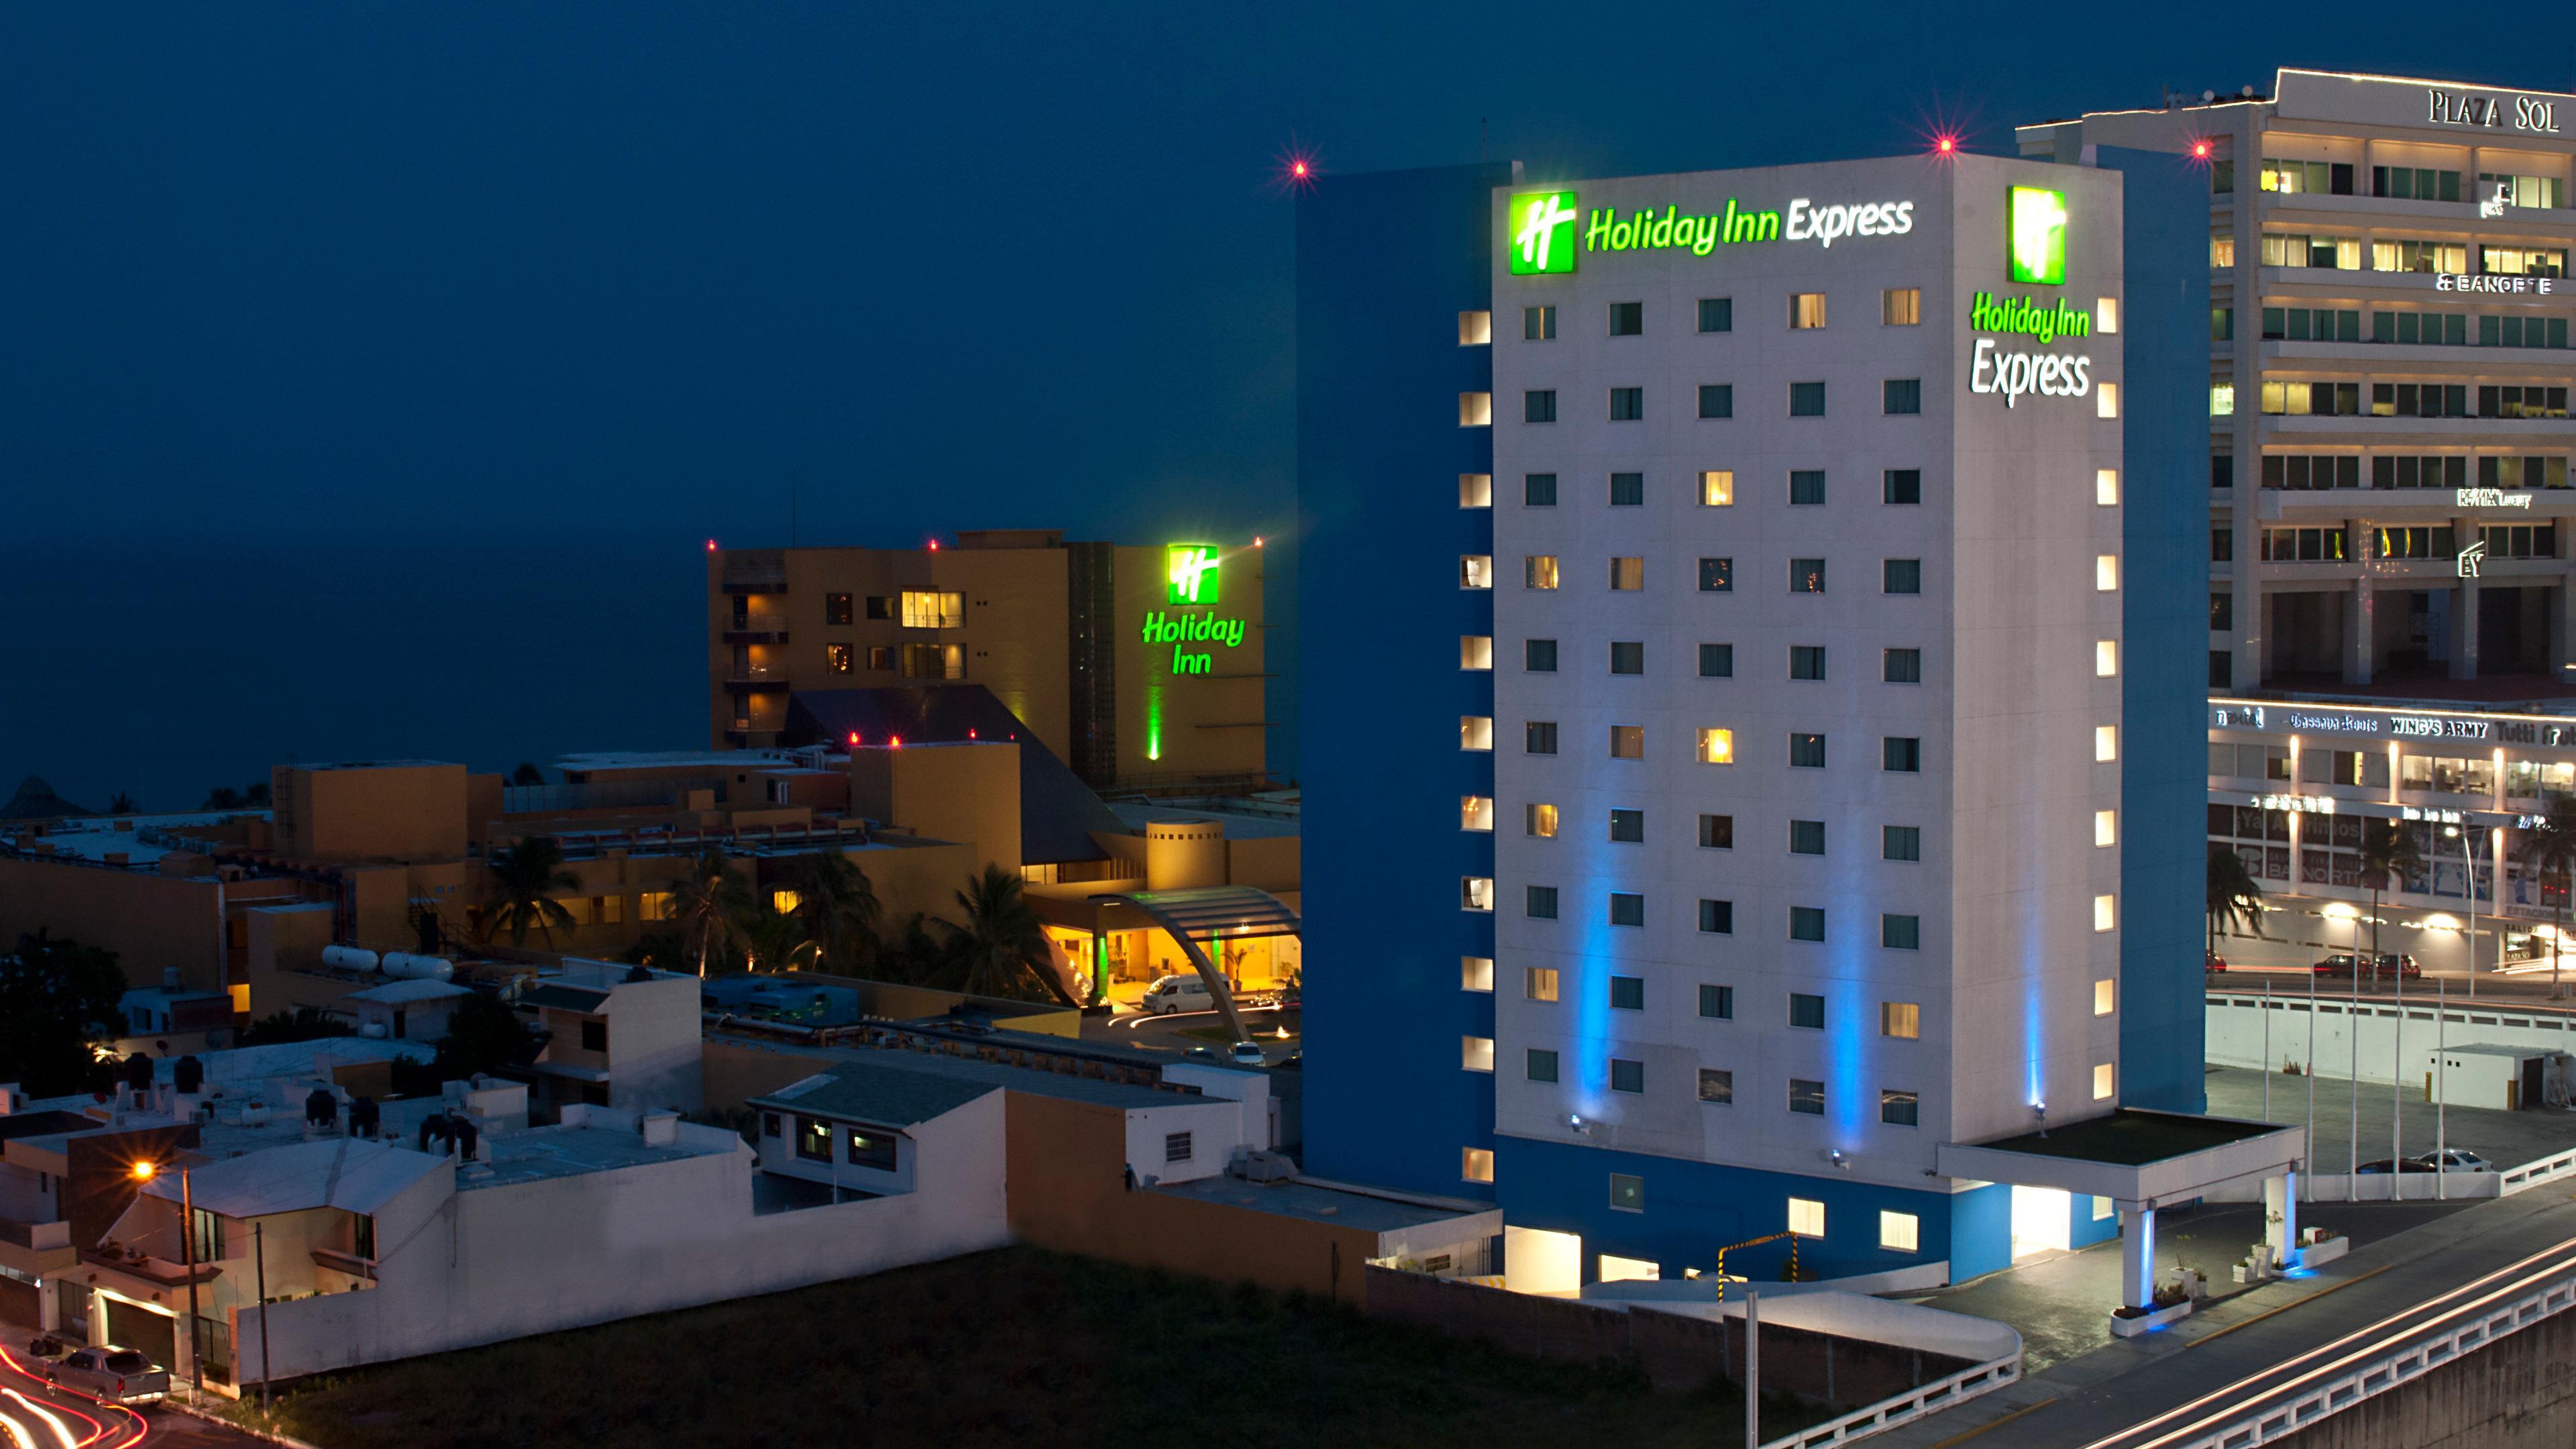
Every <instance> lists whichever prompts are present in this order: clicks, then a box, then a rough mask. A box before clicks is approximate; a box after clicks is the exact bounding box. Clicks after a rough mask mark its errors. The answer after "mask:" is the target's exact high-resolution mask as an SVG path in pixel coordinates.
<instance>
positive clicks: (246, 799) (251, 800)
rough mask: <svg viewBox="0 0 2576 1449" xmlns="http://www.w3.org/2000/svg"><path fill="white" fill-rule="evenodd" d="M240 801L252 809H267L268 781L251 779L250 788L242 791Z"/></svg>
mask: <svg viewBox="0 0 2576 1449" xmlns="http://www.w3.org/2000/svg"><path fill="white" fill-rule="evenodd" d="M242 803H243V804H245V805H247V806H249V807H250V808H252V809H253V810H265V809H267V808H268V806H269V798H268V782H267V781H266V780H253V781H252V782H251V784H250V788H249V789H247V790H244V791H242Z"/></svg>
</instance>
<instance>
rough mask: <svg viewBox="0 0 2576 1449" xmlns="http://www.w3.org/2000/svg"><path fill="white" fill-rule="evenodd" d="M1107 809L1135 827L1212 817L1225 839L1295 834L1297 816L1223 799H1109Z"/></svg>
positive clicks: (1142, 827) (1260, 838) (1259, 838)
mask: <svg viewBox="0 0 2576 1449" xmlns="http://www.w3.org/2000/svg"><path fill="white" fill-rule="evenodd" d="M1109 808H1110V809H1111V810H1113V811H1116V812H1117V815H1118V818H1119V819H1120V820H1123V821H1125V822H1126V823H1127V825H1128V827H1129V828H1130V829H1134V830H1143V829H1144V828H1145V827H1146V826H1147V825H1149V824H1153V823H1157V822H1167V821H1183V820H1213V821H1215V822H1216V823H1217V824H1219V825H1221V826H1224V827H1225V838H1226V839H1228V840H1275V839H1278V838H1281V837H1283V836H1284V837H1292V838H1293V837H1294V836H1296V835H1297V834H1298V825H1297V817H1296V816H1295V815H1293V814H1290V815H1279V814H1272V813H1264V812H1261V811H1257V810H1229V809H1227V808H1225V803H1224V802H1223V801H1205V800H1188V801H1182V800H1112V801H1110V802H1109Z"/></svg>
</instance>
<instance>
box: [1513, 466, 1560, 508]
mask: <svg viewBox="0 0 2576 1449" xmlns="http://www.w3.org/2000/svg"><path fill="white" fill-rule="evenodd" d="M1521 506H1523V507H1525V508H1554V507H1555V506H1556V475H1555V474H1553V473H1527V474H1523V475H1522V477H1521Z"/></svg>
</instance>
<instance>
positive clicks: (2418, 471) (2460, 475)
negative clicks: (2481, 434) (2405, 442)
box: [2370, 453, 2567, 488]
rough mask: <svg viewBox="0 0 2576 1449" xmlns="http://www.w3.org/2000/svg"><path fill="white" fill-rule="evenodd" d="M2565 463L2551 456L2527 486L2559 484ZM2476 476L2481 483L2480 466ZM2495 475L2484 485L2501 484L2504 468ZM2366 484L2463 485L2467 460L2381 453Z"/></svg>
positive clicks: (2483, 474)
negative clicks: (2397, 455) (2538, 479)
mask: <svg viewBox="0 0 2576 1449" xmlns="http://www.w3.org/2000/svg"><path fill="white" fill-rule="evenodd" d="M2565 462H2566V460H2565V459H2563V458H2553V459H2551V460H2550V464H2552V465H2554V466H2547V467H2544V468H2543V469H2542V471H2541V475H2540V482H2539V483H2538V484H2533V485H2531V486H2535V487H2540V486H2563V485H2564V483H2565V481H2566V477H2567V471H2566V467H2565ZM2517 471H2527V470H2517ZM2478 476H2479V479H2480V480H2481V481H2482V482H2483V481H2485V479H2486V469H2485V468H2483V467H2481V468H2480V469H2479V470H2478ZM2496 477H2497V480H2498V481H2495V482H2489V483H2487V486H2488V487H2491V488H2501V487H2504V486H2505V484H2504V483H2503V482H2502V481H2501V480H2502V479H2503V478H2504V477H2505V470H2503V469H2501V468H2499V469H2498V470H2497V473H2496ZM2518 481H2522V482H2526V483H2527V482H2528V481H2529V480H2528V479H2527V478H2523V479H2519V480H2518ZM2370 486H2371V487H2373V488H2466V487H2468V486H2469V460H2468V459H2466V458H2459V457H2452V458H2443V457H2429V458H2419V457H2415V456H2412V455H2407V456H2402V457H2391V456H2389V455H2388V454H2386V453H2382V454H2379V455H2378V456H2376V457H2374V458H2372V459H2371V460H2370Z"/></svg>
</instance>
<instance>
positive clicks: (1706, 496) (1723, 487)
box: [1699, 468, 1735, 508]
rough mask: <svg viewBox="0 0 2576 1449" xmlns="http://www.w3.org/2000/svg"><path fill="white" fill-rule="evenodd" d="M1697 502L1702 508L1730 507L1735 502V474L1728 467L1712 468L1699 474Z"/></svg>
mask: <svg viewBox="0 0 2576 1449" xmlns="http://www.w3.org/2000/svg"><path fill="white" fill-rule="evenodd" d="M1699 502H1700V506H1701V507H1702V508H1730V507H1733V506H1734V504H1735V474H1734V473H1733V472H1732V471H1731V470H1728V469H1723V468H1721V469H1714V470H1711V471H1708V472H1704V473H1702V474H1700V475H1699Z"/></svg>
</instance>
